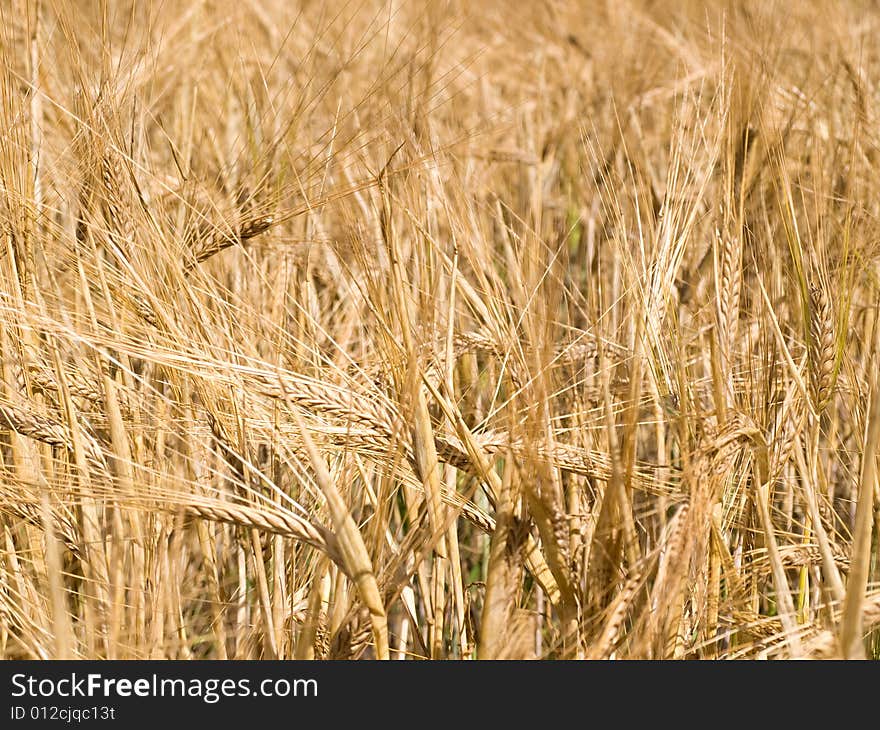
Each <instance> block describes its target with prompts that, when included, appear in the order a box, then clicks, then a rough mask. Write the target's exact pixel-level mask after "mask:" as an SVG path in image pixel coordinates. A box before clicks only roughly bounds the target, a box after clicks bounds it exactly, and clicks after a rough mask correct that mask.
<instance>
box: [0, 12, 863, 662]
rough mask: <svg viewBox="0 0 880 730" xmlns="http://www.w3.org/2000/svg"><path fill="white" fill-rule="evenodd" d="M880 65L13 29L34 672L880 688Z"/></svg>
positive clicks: (361, 26) (776, 39)
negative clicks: (136, 667)
mask: <svg viewBox="0 0 880 730" xmlns="http://www.w3.org/2000/svg"><path fill="white" fill-rule="evenodd" d="M878 39H880V8H878V7H877V5H876V4H875V3H869V2H855V1H853V2H846V3H837V2H834V3H831V2H812V3H803V4H801V3H797V4H791V3H784V2H757V1H755V2H733V1H731V2H717V3H702V2H691V1H688V2H677V1H676V2H673V1H672V0H656V1H651V0H629V1H626V0H624V1H623V2H617V1H613V2H612V1H610V0H609V1H608V2H595V3H579V2H574V1H572V2H566V1H564V0H548V1H546V2H535V3H531V2H512V3H511V2H503V1H501V0H485V1H484V2H479V3H469V2H464V1H463V0H449V1H447V0H413V1H412V2H409V1H408V0H406V1H391V2H388V1H381V2H380V1H378V0H359V1H352V2H347V1H345V0H328V2H317V1H312V2H309V1H306V0H304V1H302V2H296V3H290V2H285V1H284V0H234V1H233V0H204V1H198V2H189V1H188V0H152V1H150V0H118V1H117V0H113V2H111V1H110V0H106V1H105V2H99V1H98V0H94V1H92V0H87V1H83V2H75V1H74V0H2V2H0V657H3V658H75V657H81V658H176V659H189V658H192V659H197V658H215V659H216V658H220V659H225V658H247V659H258V658H338V659H343V658H351V659H357V658H392V659H419V658H422V659H425V658H431V659H446V658H465V659H471V658H480V659H483V658H555V659H576V658H593V659H599V658H654V659H658V658H668V659H671V658H726V659H739V658H764V657H769V658H790V657H813V658H822V657H848V658H864V657H877V656H880V564H878V563H880V561H878V549H877V539H878V532H880V530H878V527H880V491H878V478H877V468H876V465H877V451H878V439H880V385H878V371H880V362H878V357H880V328H878V304H880V279H878V276H880V218H878V216H880V177H878V164H880V148H878V143H880V137H878V130H880V127H878V120H880V119H878V114H880V41H878Z"/></svg>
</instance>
